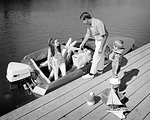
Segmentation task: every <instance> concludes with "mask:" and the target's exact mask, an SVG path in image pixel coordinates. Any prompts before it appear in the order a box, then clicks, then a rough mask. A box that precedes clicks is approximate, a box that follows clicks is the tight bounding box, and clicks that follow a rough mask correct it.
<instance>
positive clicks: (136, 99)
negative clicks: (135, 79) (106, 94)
mask: <svg viewBox="0 0 150 120" xmlns="http://www.w3.org/2000/svg"><path fill="white" fill-rule="evenodd" d="M149 88H150V79H148V82H146V83H145V84H144V85H142V86H141V87H140V89H138V90H136V91H135V93H134V94H133V95H131V96H130V97H129V102H127V104H126V105H127V106H128V107H129V111H131V113H132V110H133V109H134V108H135V107H136V106H137V105H138V104H140V103H141V101H143V99H144V98H145V97H147V96H149V95H150V89H149ZM143 91H145V92H143ZM129 115H130V113H129V114H128V115H127V119H128V116H129ZM112 119H115V120H119V118H118V117H116V116H115V115H114V114H112V113H109V114H107V116H105V117H104V118H103V119H102V120H112ZM128 120H131V119H128ZM135 120H136V119H135Z"/></svg>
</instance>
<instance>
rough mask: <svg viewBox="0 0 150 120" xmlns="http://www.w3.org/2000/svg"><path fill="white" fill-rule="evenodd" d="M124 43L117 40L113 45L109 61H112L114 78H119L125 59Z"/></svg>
mask: <svg viewBox="0 0 150 120" xmlns="http://www.w3.org/2000/svg"><path fill="white" fill-rule="evenodd" d="M123 51H124V48H123V41H122V40H117V41H115V42H114V44H113V51H112V53H111V54H110V55H109V59H110V60H111V61H112V77H113V78H118V72H119V68H120V62H121V59H122V57H123Z"/></svg>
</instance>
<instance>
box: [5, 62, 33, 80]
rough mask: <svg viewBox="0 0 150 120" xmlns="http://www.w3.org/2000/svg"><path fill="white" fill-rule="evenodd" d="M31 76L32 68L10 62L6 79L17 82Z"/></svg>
mask: <svg viewBox="0 0 150 120" xmlns="http://www.w3.org/2000/svg"><path fill="white" fill-rule="evenodd" d="M29 76H31V67H30V66H29V65H27V64H24V63H18V62H10V63H9V64H8V67H7V75H6V78H7V79H8V81H9V82H15V81H19V80H22V79H24V78H27V77H29Z"/></svg>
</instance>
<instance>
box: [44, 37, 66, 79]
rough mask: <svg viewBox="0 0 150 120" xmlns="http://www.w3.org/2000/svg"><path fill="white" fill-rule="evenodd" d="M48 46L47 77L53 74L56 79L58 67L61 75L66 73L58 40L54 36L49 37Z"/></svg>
mask: <svg viewBox="0 0 150 120" xmlns="http://www.w3.org/2000/svg"><path fill="white" fill-rule="evenodd" d="M48 46H49V47H48V57H47V59H48V69H49V70H50V71H51V73H50V76H49V78H51V77H52V76H53V74H54V79H55V80H57V79H58V71H59V68H60V71H61V75H62V76H65V75H66V64H65V60H64V56H62V50H61V45H60V42H59V41H58V40H57V39H56V38H50V39H49V40H48Z"/></svg>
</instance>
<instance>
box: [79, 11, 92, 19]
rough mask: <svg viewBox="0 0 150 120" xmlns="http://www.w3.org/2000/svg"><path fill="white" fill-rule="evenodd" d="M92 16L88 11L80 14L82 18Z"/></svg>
mask: <svg viewBox="0 0 150 120" xmlns="http://www.w3.org/2000/svg"><path fill="white" fill-rule="evenodd" d="M91 18H92V16H91V15H90V13H88V12H83V13H82V14H81V16H80V20H85V19H91Z"/></svg>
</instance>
